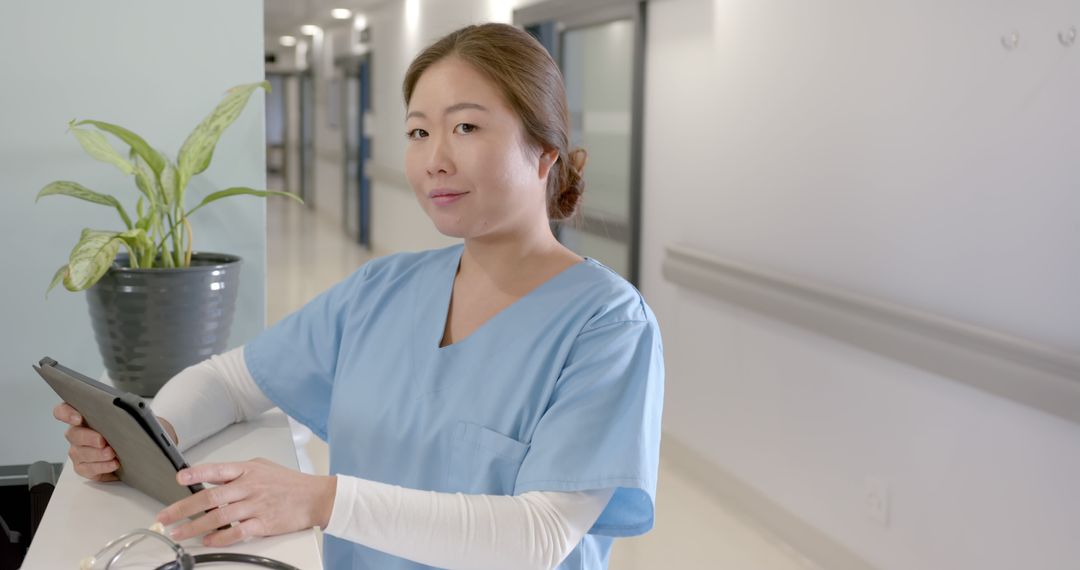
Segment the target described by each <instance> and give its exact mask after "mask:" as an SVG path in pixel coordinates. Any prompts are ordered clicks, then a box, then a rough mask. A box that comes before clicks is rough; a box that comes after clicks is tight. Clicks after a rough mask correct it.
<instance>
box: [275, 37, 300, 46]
mask: <svg viewBox="0 0 1080 570" xmlns="http://www.w3.org/2000/svg"><path fill="white" fill-rule="evenodd" d="M278 42H279V43H280V44H281V45H283V46H285V47H293V46H294V45H296V38H295V37H293V36H281V38H279V39H278Z"/></svg>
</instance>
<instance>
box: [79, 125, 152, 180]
mask: <svg viewBox="0 0 1080 570" xmlns="http://www.w3.org/2000/svg"><path fill="white" fill-rule="evenodd" d="M80 125H93V126H95V127H97V128H99V129H101V130H103V131H105V132H107V133H109V134H111V135H113V136H115V137H116V138H118V139H120V140H122V141H124V142H125V143H127V145H128V146H130V147H131V149H132V150H134V151H135V152H136V153H137V154H138V155H139V156H141V157H143V160H145V161H146V163H147V164H149V165H150V168H151V169H153V171H154V174H160V173H161V169H162V168H165V157H163V156H161V154H159V153H158V151H156V150H154V147H152V146H150V145H149V144H147V142H146V141H145V140H143V138H142V137H140V136H139V135H137V134H135V133H133V132H131V131H129V130H127V129H125V128H124V127H121V126H119V125H114V124H111V123H106V122H104V121H93V120H86V121H78V122H76V121H71V126H72V127H78V126H80Z"/></svg>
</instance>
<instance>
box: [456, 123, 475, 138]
mask: <svg viewBox="0 0 1080 570" xmlns="http://www.w3.org/2000/svg"><path fill="white" fill-rule="evenodd" d="M475 130H476V125H473V124H470V123H460V124H458V126H456V127H454V132H456V133H460V134H463V135H467V134H469V133H471V132H473V131H475Z"/></svg>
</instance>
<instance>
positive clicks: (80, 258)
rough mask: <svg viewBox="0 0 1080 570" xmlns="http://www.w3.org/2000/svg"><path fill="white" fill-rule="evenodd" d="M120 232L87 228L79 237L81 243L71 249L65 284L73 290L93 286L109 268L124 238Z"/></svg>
mask: <svg viewBox="0 0 1080 570" xmlns="http://www.w3.org/2000/svg"><path fill="white" fill-rule="evenodd" d="M118 235H119V232H104V231H100V230H91V229H85V230H83V232H82V235H81V236H80V237H79V243H77V244H75V249H73V250H71V257H70V258H69V259H68V277H67V278H66V279H65V282H64V285H65V286H68V285H69V284H70V285H71V286H70V287H68V289H69V290H71V291H82V290H84V289H87V288H89V287H91V286H92V285H93V284H94V283H97V282H98V280H99V279H101V276H102V275H105V272H106V271H108V270H109V266H111V265H112V262H113V260H114V259H116V253H117V252H118V251H119V250H120V244H121V243H122V240H120V239H119V238H117V236H118Z"/></svg>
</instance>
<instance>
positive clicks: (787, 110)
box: [643, 0, 1080, 570]
mask: <svg viewBox="0 0 1080 570" xmlns="http://www.w3.org/2000/svg"><path fill="white" fill-rule="evenodd" d="M649 8H650V14H649V16H650V19H649V33H648V53H647V62H646V66H647V82H646V83H647V84H646V109H645V112H646V117H645V141H646V143H645V164H644V205H645V219H644V240H643V244H644V257H643V288H644V292H645V294H646V297H647V299H648V300H649V302H650V304H651V305H652V306H653V308H654V309H655V310H656V313H657V315H658V317H659V319H660V322H661V328H662V330H663V331H664V340H665V346H666V349H667V351H666V355H667V365H668V384H667V386H668V395H667V401H666V408H665V430H666V434H667V435H668V436H674V437H677V438H678V439H680V440H682V441H684V442H686V443H688V444H689V445H691V446H693V447H694V448H695V449H697V450H699V451H700V452H701V453H702V454H703V455H705V456H707V457H708V458H709V459H710V460H711V461H713V462H714V463H715V464H717V465H719V466H720V467H722V468H723V469H725V470H727V471H729V472H731V473H733V474H735V475H736V476H737V477H739V478H741V479H742V480H744V481H746V482H747V483H749V484H751V485H752V486H754V487H756V488H757V489H758V490H760V491H761V492H763V493H764V494H765V495H767V496H768V497H769V498H770V499H772V500H774V501H776V502H777V503H779V504H780V505H782V506H783V507H785V508H787V509H788V510H789V511H791V512H792V513H794V514H795V515H797V516H799V517H801V518H803V519H804V520H806V521H807V522H809V523H811V524H812V525H814V526H816V527H817V528H819V529H821V530H823V531H824V532H826V533H827V534H829V535H831V536H833V537H834V538H835V539H837V540H838V541H840V542H842V543H843V544H845V545H847V546H848V547H849V548H850V549H852V550H853V551H855V552H856V553H858V554H860V555H862V556H863V557H864V558H865V559H866V560H868V561H870V562H871V563H872V564H875V565H877V566H880V567H881V568H886V569H909V568H919V569H921V570H931V569H955V568H979V569H982V570H988V569H1015V568H1040V569H1042V568H1045V569H1057V568H1071V567H1075V564H1076V560H1080V543H1078V542H1077V541H1076V536H1077V533H1078V532H1080V486H1078V485H1077V484H1076V482H1077V481H1080V425H1077V424H1073V423H1069V422H1067V421H1065V420H1062V419H1059V418H1057V417H1053V416H1049V415H1047V414H1044V413H1042V412H1038V411H1035V410H1032V409H1028V408H1025V407H1022V406H1020V405H1017V404H1014V403H1012V402H1010V401H1005V400H1001V399H999V398H996V397H994V396H990V395H987V394H985V393H982V392H978V391H976V390H973V389H972V388H969V387H967V386H965V385H960V384H958V383H954V382H952V381H949V380H948V379H945V378H941V377H936V376H934V375H932V374H929V373H926V372H922V371H920V370H916V369H912V368H908V367H906V366H904V365H902V364H900V363H897V362H893V361H889V360H886V359H883V358H880V357H877V356H875V355H872V354H869V353H865V352H862V351H859V350H856V349H854V348H851V347H848V346H845V345H843V344H839V343H836V342H833V341H831V340H827V339H825V338H822V337H819V336H817V335H814V334H813V333H812V332H809V331H806V330H801V329H797V328H793V327H790V326H787V325H785V324H782V323H779V322H774V321H771V320H768V319H765V318H762V317H760V316H758V315H756V314H753V313H750V312H748V311H745V310H742V309H740V308H738V307H734V306H730V305H727V304H725V303H722V302H720V301H717V300H713V299H710V298H706V297H703V296H700V295H698V294H695V293H693V292H690V291H685V290H679V289H678V288H676V287H674V286H672V285H671V284H669V283H667V282H665V281H664V280H663V278H662V276H661V274H660V264H661V261H662V259H663V248H664V246H665V245H667V244H670V243H679V242H682V243H689V244H692V245H695V246H698V247H702V248H705V249H708V250H710V251H713V252H715V253H717V254H720V255H722V256H725V257H730V258H733V259H736V260H739V261H742V262H746V263H750V264H753V265H757V266H760V267H762V268H767V269H771V270H775V271H779V272H782V273H787V274H789V275H793V276H795V277H801V278H805V279H807V280H809V281H812V282H816V283H821V284H828V285H833V286H836V287H840V288H844V289H848V290H852V291H855V292H859V293H863V294H868V295H872V296H876V297H879V298H882V299H885V300H889V301H892V302H896V303H901V304H905V305H908V306H911V307H915V308H918V309H922V310H928V311H933V312H936V313H938V314H941V315H944V316H947V317H951V318H955V319H959V320H964V321H968V322H971V323H974V324H977V325H981V326H985V327H989V328H992V329H996V330H1000V331H1002V332H1006V333H1010V334H1013V335H1017V336H1023V337H1027V338H1030V339H1032V340H1035V341H1039V342H1042V343H1046V344H1048V345H1053V346H1057V347H1061V348H1064V349H1067V350H1074V351H1075V350H1080V299H1078V297H1077V296H1076V291H1078V290H1080V192H1077V190H1078V183H1080V182H1078V180H1080V178H1078V174H1080V167H1078V163H1077V160H1076V157H1077V156H1080V141H1078V139H1077V137H1076V133H1077V132H1078V131H1080V105H1077V101H1080V46H1074V47H1073V48H1072V49H1068V48H1065V47H1064V46H1062V45H1061V44H1060V43H1059V42H1058V39H1057V33H1058V30H1059V29H1061V28H1064V27H1066V26H1067V25H1070V24H1075V23H1078V22H1080V5H1078V4H1076V3H1075V2H1067V1H1064V0H1039V1H1038V2H1035V3H1023V4H1022V3H1009V4H995V5H986V4H985V3H982V2H976V1H974V0H964V1H955V2H950V3H946V4H941V3H938V2H930V1H928V0H916V1H913V2H912V1H907V2H899V1H889V2H885V3H881V2H876V3H863V2H857V1H854V0H830V1H828V2H819V3H810V4H807V3H790V2H778V1H769V0H753V1H750V0H716V1H709V0H666V1H665V0H656V1H654V2H650V5H649ZM1013 29H1017V30H1019V31H1020V34H1021V38H1022V39H1021V41H1022V43H1021V47H1020V49H1018V50H1016V51H1014V52H1009V51H1006V50H1005V49H1003V47H1002V44H1001V41H1000V37H1001V36H1002V35H1003V34H1006V33H1009V32H1011V31H1012V30H1013ZM672 85H677V86H678V89H671V88H670V86H672ZM866 477H877V478H881V479H884V480H886V481H888V482H889V484H890V486H891V491H892V492H891V494H892V518H891V521H890V525H889V526H888V527H887V528H885V527H881V526H878V525H877V524H876V523H874V522H872V521H871V520H870V519H869V518H868V517H867V516H866V513H865V509H864V507H863V505H862V502H861V501H862V499H861V493H862V488H863V481H864V479H865V478H866ZM661 500H662V499H661Z"/></svg>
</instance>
